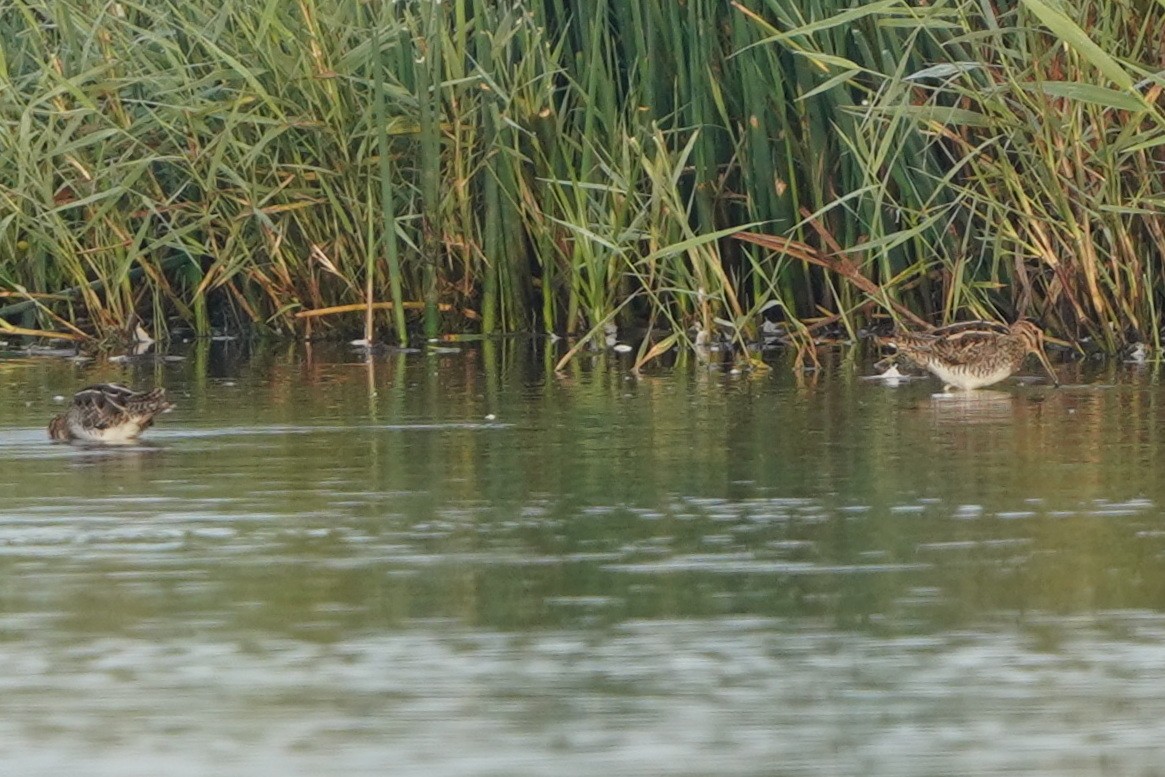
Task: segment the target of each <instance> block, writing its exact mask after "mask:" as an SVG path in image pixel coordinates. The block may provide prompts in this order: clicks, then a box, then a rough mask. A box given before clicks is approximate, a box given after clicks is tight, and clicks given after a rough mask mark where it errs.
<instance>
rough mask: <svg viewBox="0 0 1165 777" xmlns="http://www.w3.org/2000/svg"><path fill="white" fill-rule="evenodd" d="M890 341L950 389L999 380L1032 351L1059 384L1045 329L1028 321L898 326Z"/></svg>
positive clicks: (888, 341) (968, 387)
mask: <svg viewBox="0 0 1165 777" xmlns="http://www.w3.org/2000/svg"><path fill="white" fill-rule="evenodd" d="M886 344H887V345H890V346H893V347H896V348H897V349H898V353H900V354H902V355H903V356H905V357H906V358H908V359H910V360H911V361H912V362H915V363H916V364H918V365H919V366H920V367H925V368H926V369H928V370H930V371H931V372H932V373H933V374H934V375H936V376H938V377H939V378H940V379H941V380H942V381H943V382H944V383H945V384H946V389H947V390H950V389H952V388H956V389H961V390H963V391H968V390H971V389H977V388H982V387H984V386H990V385H991V384H993V383H998V382H999V381H1001V380H1003V379H1004V378H1007V377H1010V376H1011V375H1012V373H1014V372H1015V371H1016V370H1018V369H1019V368H1020V367H1021V366H1022V365H1023V362H1024V359H1026V358H1027V356H1028V354H1035V355H1036V356H1037V357H1038V358H1039V360H1040V363H1041V364H1042V365H1043V366H1044V369H1045V370H1047V371H1048V375H1050V376H1051V378H1052V383H1054V384H1055V385H1059V381H1058V380H1057V379H1056V373H1055V371H1054V370H1053V369H1052V365H1051V363H1050V362H1049V361H1048V357H1047V355H1046V354H1045V353H1044V333H1043V332H1041V331H1040V328H1039V327H1037V326H1036V325H1035V324H1033V323H1032V322H1030V321H1022V320H1021V321H1016V322H1015V323H1014V324H1012V325H1011V326H1008V327H1005V326H1003V325H1000V324H994V323H991V322H986V321H971V322H967V323H963V324H952V325H951V326H948V327H943V328H942V329H936V330H934V331H933V332H905V331H899V332H897V333H896V334H895V335H894V336H893V337H892V338H889V339H888V340H887V341H886Z"/></svg>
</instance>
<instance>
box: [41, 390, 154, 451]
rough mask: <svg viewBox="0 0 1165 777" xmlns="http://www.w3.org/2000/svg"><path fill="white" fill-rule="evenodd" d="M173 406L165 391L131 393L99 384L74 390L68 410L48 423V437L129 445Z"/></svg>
mask: <svg viewBox="0 0 1165 777" xmlns="http://www.w3.org/2000/svg"><path fill="white" fill-rule="evenodd" d="M173 407H174V405H173V404H172V403H170V402H167V401H166V390H165V389H161V388H156V389H154V390H153V391H134V390H133V389H128V388H126V387H125V386H119V385H117V384H116V383H100V384H98V385H96V386H89V387H88V388H83V389H81V390H80V391H78V392H77V393H76V394H75V395H74V396H73V404H71V405H70V406H69V409H68V410H66V411H65V412H64V413H62V414H60V415H59V416H56V417H55V418H53V420H51V421H49V437H51V438H52V439H54V440H61V441H65V442H68V441H70V440H77V441H80V442H102V443H125V442H131V441H133V440H135V439H137V436H138V435H139V434H141V433H142V432H143V431H145V430H146V429H148V428H150V426H151V425H153V423H154V416H156V415H157V414H158V413H164V412H166V411H167V410H170V409H171V408H173Z"/></svg>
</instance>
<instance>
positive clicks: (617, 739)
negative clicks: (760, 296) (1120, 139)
mask: <svg viewBox="0 0 1165 777" xmlns="http://www.w3.org/2000/svg"><path fill="white" fill-rule="evenodd" d="M246 347H248V346H246V345H245V344H242V345H240V344H239V343H229V344H227V345H226V347H225V349H224V350H220V349H219V347H218V346H216V348H215V349H213V350H208V349H206V348H205V347H201V348H198V349H195V350H194V351H192V352H191V353H190V354H189V358H187V359H185V360H182V361H173V360H172V361H165V360H157V359H152V358H151V359H149V360H148V361H144V362H143V361H136V362H131V363H130V364H129V365H128V366H127V365H126V364H109V363H107V362H103V361H101V360H97V361H95V362H93V363H91V364H85V365H78V364H75V363H70V362H63V361H60V360H52V359H43V360H38V359H23V360H21V361H20V362H18V363H5V364H3V368H2V369H3V374H4V375H5V378H6V380H5V381H4V382H2V383H0V412H2V413H3V416H2V417H3V418H4V419H5V421H4V423H5V425H4V426H3V427H2V428H0V457H3V466H2V467H0V488H2V489H3V490H2V493H4V495H5V498H4V500H3V502H2V503H0V581H3V582H2V583H0V663H2V664H3V665H4V666H5V667H6V671H5V672H3V673H0V741H3V742H4V743H5V754H6V763H12V764H14V766H13V768H14V769H16V770H17V771H19V773H21V774H26V775H27V774H60V773H67V772H69V771H70V767H71V766H74V765H75V764H77V763H79V762H82V761H83V762H84V763H85V764H86V773H87V774H97V775H105V774H108V775H115V774H116V775H119V776H120V775H128V774H158V773H162V772H164V773H166V774H175V773H177V774H183V773H186V772H188V773H190V774H205V773H209V772H213V773H221V774H248V775H253V774H266V773H272V774H274V773H278V774H312V775H318V774H345V775H351V774H384V773H388V772H391V773H393V774H422V773H423V774H453V773H457V774H462V773H474V774H478V773H480V774H507V775H514V774H531V775H535V774H539V775H540V774H546V773H548V772H552V771H553V772H558V773H567V774H582V775H585V774H598V773H602V774H605V775H610V774H644V773H665V772H666V773H669V774H672V773H675V774H713V773H714V774H771V773H773V771H774V766H773V764H780V768H779V771H780V772H781V773H783V774H791V775H796V774H839V773H851V774H852V773H868V774H886V775H914V774H917V775H929V774H940V773H972V772H974V773H998V774H1003V773H1012V772H1015V771H1024V772H1027V773H1046V774H1094V773H1097V770H1098V768H1101V767H1100V766H1099V765H1100V764H1101V763H1102V762H1103V764H1104V767H1103V768H1105V769H1108V770H1109V771H1112V772H1114V773H1116V772H1119V773H1127V772H1145V771H1146V770H1149V769H1150V767H1151V766H1152V767H1154V768H1155V761H1154V759H1153V758H1152V755H1153V753H1154V752H1155V748H1156V747H1157V745H1156V741H1157V733H1156V732H1157V728H1158V726H1159V720H1160V718H1161V713H1162V712H1163V711H1165V710H1162V704H1163V703H1162V702H1160V700H1159V699H1157V698H1156V697H1155V696H1154V695H1153V693H1152V689H1153V688H1155V687H1156V686H1155V684H1156V682H1157V680H1158V679H1159V678H1160V676H1161V674H1162V673H1163V672H1165V669H1163V668H1162V667H1165V647H1162V646H1163V645H1165V640H1163V639H1162V638H1163V637H1165V615H1163V614H1162V611H1163V610H1165V599H1163V592H1165V568H1163V567H1162V565H1161V564H1160V563H1159V560H1160V557H1161V555H1162V554H1163V553H1165V530H1163V529H1162V527H1161V521H1160V515H1161V508H1160V505H1162V504H1163V503H1165V485H1162V480H1161V479H1160V478H1159V477H1158V474H1159V472H1160V471H1161V462H1160V461H1158V453H1157V451H1158V450H1160V449H1161V446H1160V445H1159V442H1158V435H1159V434H1160V432H1159V430H1161V429H1163V428H1165V424H1163V423H1162V422H1163V421H1165V418H1163V417H1162V416H1163V411H1162V408H1161V403H1160V402H1159V401H1158V395H1159V392H1158V390H1157V388H1156V387H1155V386H1153V385H1151V384H1149V383H1146V382H1144V381H1145V378H1144V377H1143V373H1136V372H1133V371H1132V370H1130V371H1128V372H1120V371H1111V368H1110V372H1108V373H1106V374H1105V375H1103V376H1102V378H1103V381H1104V382H1103V383H1095V382H1091V379H1090V378H1089V376H1087V375H1083V376H1076V377H1075V378H1074V380H1075V381H1076V385H1074V386H1071V387H1068V388H1061V389H1056V390H1053V389H1051V388H1049V387H1047V386H1043V385H1017V384H1015V383H1011V384H1002V386H1001V387H999V388H998V389H997V390H992V391H983V392H976V393H974V394H951V395H940V396H935V395H934V384H933V382H927V381H912V382H909V383H903V384H901V385H897V386H892V385H883V384H881V383H878V382H872V381H863V380H861V379H860V378H859V375H860V374H862V373H861V371H859V370H857V369H856V368H855V367H854V365H852V364H846V365H843V366H841V367H837V366H836V365H835V366H833V367H828V365H827V369H825V370H823V371H821V372H820V373H816V374H813V375H811V376H808V377H806V376H803V375H793V374H790V372H789V371H787V370H785V369H783V368H781V367H778V369H777V370H775V371H774V372H773V373H772V374H770V375H765V376H760V377H757V378H748V377H740V376H728V375H724V374H722V373H719V372H710V371H708V370H707V369H706V368H703V367H699V368H695V369H693V370H691V371H688V370H677V371H676V372H675V373H666V374H664V373H655V374H648V375H645V376H643V377H642V378H640V379H632V378H631V377H630V375H629V374H628V371H627V362H625V361H623V360H621V359H620V358H619V357H617V356H614V355H611V354H596V355H594V356H592V357H588V358H590V359H591V360H592V361H591V362H590V363H589V364H579V365H575V366H574V367H572V371H571V372H570V373H569V374H568V375H566V376H565V377H562V378H559V377H554V376H553V373H551V372H549V371H548V369H547V368H546V366H547V365H552V364H553V363H554V362H555V361H556V359H555V358H553V354H550V353H549V352H548V353H543V352H542V351H541V350H540V346H539V345H538V344H536V343H532V342H530V341H517V340H515V341H504V342H491V343H485V344H481V345H480V346H478V347H469V346H465V347H462V348H461V350H459V351H457V352H442V353H437V354H425V353H397V352H385V353H375V354H373V355H372V357H371V358H368V357H367V356H366V355H365V354H364V353H362V352H358V351H352V350H346V349H340V350H336V349H330V350H329V349H325V348H321V347H319V346H315V347H314V348H312V349H310V350H309V349H306V348H303V347H293V346H287V347H285V348H283V349H282V350H281V351H279V352H272V351H257V352H255V353H247V352H245V348H246ZM101 380H120V381H121V382H127V383H132V384H133V385H154V384H158V385H164V386H166V387H167V389H168V392H169V395H170V396H172V397H174V398H175V399H176V400H177V401H178V404H179V407H178V409H177V410H176V411H175V412H173V413H172V414H170V415H168V416H167V419H166V420H167V425H166V426H165V427H164V428H161V429H157V430H151V431H152V432H156V433H155V434H153V436H152V437H151V438H150V439H149V441H148V442H147V443H141V444H138V445H135V446H129V447H119V448H112V449H110V448H106V449H102V448H84V447H79V446H69V445H51V444H49V443H48V440H47V436H46V435H45V432H44V428H43V425H44V422H45V421H46V420H47V418H48V417H50V416H51V415H52V414H53V413H54V412H57V411H58V410H57V408H58V407H59V406H57V405H54V403H53V402H52V401H51V398H52V397H53V396H54V395H68V394H69V393H70V392H71V391H72V390H74V389H75V388H76V387H77V386H79V385H84V384H87V383H93V382H98V381H101ZM1098 702H1099V703H1098ZM1066 721H1068V722H1069V724H1068V725H1067V726H1066V723H1065V722H1066ZM1065 730H1071V731H1072V732H1073V736H1072V737H1070V738H1065V736H1064V734H1063V732H1064V731H1065Z"/></svg>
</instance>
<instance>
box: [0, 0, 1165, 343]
mask: <svg viewBox="0 0 1165 777" xmlns="http://www.w3.org/2000/svg"><path fill="white" fill-rule="evenodd" d="M0 5H2V7H3V13H0V44H2V56H0V148H3V154H0V290H2V291H3V293H4V294H5V295H6V299H5V305H4V306H3V308H2V309H0V316H3V318H4V320H5V321H6V322H7V323H6V324H5V326H7V327H8V328H10V329H13V328H24V329H26V330H51V331H57V332H63V333H66V334H69V335H71V336H73V337H89V336H97V337H102V336H105V335H107V334H109V333H111V332H115V331H119V330H121V329H122V328H124V327H125V326H127V322H128V321H132V320H134V316H135V315H136V316H139V317H140V318H141V319H143V320H145V321H147V322H149V324H150V326H152V327H153V334H155V336H160V335H162V334H164V333H165V331H166V329H167V328H169V327H174V326H182V327H189V328H191V329H193V330H194V331H195V332H197V333H199V334H207V333H209V332H210V331H211V330H212V328H216V327H238V326H247V327H249V328H253V329H254V330H256V331H259V332H271V333H284V334H295V335H299V336H316V335H319V334H321V333H328V332H335V333H337V334H340V333H342V334H350V333H358V332H360V331H363V332H364V334H365V336H366V337H369V338H386V337H387V338H390V339H393V340H398V341H402V342H403V341H404V340H405V339H406V337H408V336H409V334H410V333H424V334H425V335H427V336H434V335H437V334H440V333H452V332H481V333H486V334H490V333H502V332H517V331H544V332H554V333H558V334H569V335H578V336H581V335H585V334H587V333H590V332H603V331H606V327H609V326H610V325H611V324H615V325H616V326H619V327H639V328H643V329H644V330H645V331H647V332H648V333H649V336H648V338H646V339H645V340H644V346H643V347H642V348H641V349H640V350H639V361H640V362H644V361H647V360H650V358H652V357H654V356H657V355H659V354H660V353H663V352H665V351H667V350H668V349H670V348H672V347H673V346H679V347H680V348H681V349H687V348H690V347H692V346H694V345H695V343H696V342H697V341H698V340H701V339H703V340H705V341H706V340H707V339H708V338H709V337H710V336H712V335H716V336H718V337H723V338H727V339H728V340H731V341H733V342H736V343H738V344H740V345H741V346H747V344H749V343H751V342H754V341H756V339H757V332H758V327H760V325H761V324H762V323H763V322H764V320H765V319H768V320H770V323H771V321H772V320H780V321H781V322H783V323H784V325H785V326H787V327H789V329H790V331H792V332H794V333H801V334H802V335H805V333H807V332H809V331H810V329H811V328H812V327H813V326H815V325H817V324H820V323H822V322H835V323H837V324H839V325H840V326H841V327H842V328H843V329H845V330H848V331H849V332H850V333H851V334H852V333H855V332H856V330H857V328H858V326H860V325H861V324H862V323H863V322H864V321H865V320H866V319H868V318H869V316H871V315H872V314H875V313H881V312H890V313H891V314H892V315H893V316H895V317H901V316H902V315H903V313H902V312H903V311H906V312H907V313H909V314H910V315H912V316H914V317H915V318H917V319H918V320H927V321H933V322H936V323H938V322H944V321H950V320H954V319H957V318H966V317H987V318H1014V317H1015V316H1019V315H1026V316H1033V317H1037V318H1039V319H1040V320H1041V321H1042V322H1044V324H1045V326H1048V327H1049V328H1051V329H1052V330H1053V331H1056V332H1059V333H1060V334H1062V335H1064V336H1068V337H1077V336H1080V335H1084V334H1088V335H1092V336H1093V337H1094V338H1095V339H1096V340H1097V341H1099V342H1101V343H1103V344H1104V345H1106V346H1108V347H1109V348H1116V347H1118V346H1119V345H1121V344H1122V343H1123V342H1124V341H1125V340H1126V339H1128V338H1142V339H1148V340H1153V341H1155V340H1156V339H1157V338H1158V335H1157V331H1158V329H1159V328H1160V325H1161V321H1160V312H1159V310H1160V306H1161V303H1162V301H1163V300H1162V289H1163V288H1165V277H1163V270H1165V267H1163V259H1165V231H1163V230H1165V219H1163V218H1162V213H1163V211H1165V174H1163V168H1165V100H1163V99H1162V92H1163V89H1165V75H1163V71H1165V36H1162V35H1161V30H1162V29H1165V4H1163V3H1161V2H1159V0H1123V1H1122V2H1110V1H1101V0H1084V1H1083V2H1079V3H1073V4H1067V3H1064V4H1059V3H1056V2H1054V1H1053V0H1021V2H1018V3H998V4H990V3H981V2H977V1H975V2H971V1H964V0H945V1H944V0H936V2H931V3H927V4H918V3H912V2H903V1H900V0H879V1H877V2H868V3H867V2H850V3H842V2H828V1H827V2H822V3H811V4H806V3H801V2H794V1H793V0H741V1H740V2H734V3H724V2H722V1H721V0H688V1H687V2H684V3H678V2H660V0H618V1H616V0H523V1H522V2H497V0H492V1H489V0H444V2H437V1H436V0H411V1H408V2H405V1H402V2H387V1H384V2H369V1H368V0H330V1H329V2H317V0H295V2H260V1H259V0H226V2H223V1H222V0H215V1H214V2H211V1H210V0H183V2H176V0H153V1H152V2H149V3H139V2H133V1H132V0H123V1H120V2H109V0H100V1H98V0H52V2H48V0H42V1H37V0H0ZM739 231H746V232H748V233H751V234H752V235H762V236H768V237H774V238H779V240H778V241H776V242H770V243H769V244H768V245H767V246H765V245H757V244H756V241H752V242H748V241H746V240H740V239H737V238H735V237H733V235H734V233H736V232H739ZM810 259H817V260H818V261H810ZM805 336H806V337H808V335H805Z"/></svg>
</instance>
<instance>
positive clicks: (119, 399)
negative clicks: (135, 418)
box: [73, 384, 135, 429]
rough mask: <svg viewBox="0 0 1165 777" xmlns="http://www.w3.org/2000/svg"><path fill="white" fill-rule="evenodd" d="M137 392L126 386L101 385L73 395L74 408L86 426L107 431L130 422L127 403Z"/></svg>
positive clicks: (84, 389)
mask: <svg viewBox="0 0 1165 777" xmlns="http://www.w3.org/2000/svg"><path fill="white" fill-rule="evenodd" d="M134 393H135V392H133V391H131V390H130V389H127V388H126V387H125V386H118V385H115V384H101V385H97V386H89V387H88V388H83V389H81V390H80V391H78V392H77V393H76V394H74V395H73V406H74V407H75V408H76V409H77V411H78V412H79V413H80V414H81V420H82V422H83V423H84V425H85V426H88V427H92V428H94V429H107V428H109V427H111V426H117V425H118V424H122V423H125V422H126V421H128V420H129V412H128V411H127V410H126V402H127V401H129V400H130V399H132V398H133V395H134Z"/></svg>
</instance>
